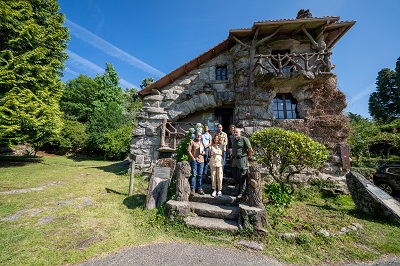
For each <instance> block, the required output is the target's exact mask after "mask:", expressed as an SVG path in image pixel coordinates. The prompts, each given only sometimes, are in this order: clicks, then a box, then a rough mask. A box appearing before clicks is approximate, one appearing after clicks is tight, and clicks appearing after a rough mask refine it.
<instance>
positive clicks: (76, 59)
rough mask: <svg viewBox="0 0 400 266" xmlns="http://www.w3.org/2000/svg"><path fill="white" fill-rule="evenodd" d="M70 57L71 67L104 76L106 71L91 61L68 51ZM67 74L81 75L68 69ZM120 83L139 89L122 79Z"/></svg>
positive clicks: (123, 85)
mask: <svg viewBox="0 0 400 266" xmlns="http://www.w3.org/2000/svg"><path fill="white" fill-rule="evenodd" d="M66 52H67V54H68V56H69V59H68V60H69V63H70V64H71V65H73V66H74V67H76V68H78V69H80V70H84V71H86V72H89V73H90V74H92V75H95V74H99V75H103V73H104V71H105V69H104V68H101V67H99V66H98V65H96V64H94V63H92V62H91V61H89V60H87V59H85V58H83V57H81V56H79V55H77V54H76V53H74V52H72V51H71V50H68V49H67V50H66ZM65 71H66V72H68V73H70V74H72V75H75V76H78V75H79V74H78V73H77V72H75V71H72V70H70V69H68V68H67V69H66V70H65ZM119 83H120V84H121V85H122V87H126V88H139V87H138V86H135V85H133V84H132V83H129V82H128V81H126V80H124V79H121V78H120V80H119Z"/></svg>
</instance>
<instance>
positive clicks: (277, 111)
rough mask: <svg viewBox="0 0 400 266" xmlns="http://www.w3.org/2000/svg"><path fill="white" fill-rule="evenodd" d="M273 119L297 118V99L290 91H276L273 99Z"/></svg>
mask: <svg viewBox="0 0 400 266" xmlns="http://www.w3.org/2000/svg"><path fill="white" fill-rule="evenodd" d="M273 110H274V116H275V119H298V118H299V114H298V112H297V100H296V99H295V98H294V97H293V95H292V94H291V93H277V94H276V96H275V98H274V100H273Z"/></svg>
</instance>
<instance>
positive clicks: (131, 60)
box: [64, 19, 165, 78]
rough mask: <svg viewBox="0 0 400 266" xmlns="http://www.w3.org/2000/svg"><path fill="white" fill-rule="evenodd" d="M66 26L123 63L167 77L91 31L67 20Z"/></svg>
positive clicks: (72, 32)
mask: <svg viewBox="0 0 400 266" xmlns="http://www.w3.org/2000/svg"><path fill="white" fill-rule="evenodd" d="M64 24H65V26H67V27H68V28H69V31H70V34H72V35H74V36H76V37H77V38H79V39H81V40H83V41H84V42H86V43H88V44H90V45H92V46H94V47H96V48H98V49H99V50H101V51H102V52H104V53H106V54H108V55H110V56H113V57H115V58H117V59H119V60H121V61H124V62H126V63H128V64H130V65H132V66H134V67H136V68H138V69H141V70H143V71H146V72H148V73H150V74H152V75H154V76H156V77H158V78H161V77H163V76H165V73H163V72H161V71H159V70H157V69H155V68H154V67H152V66H150V65H148V64H146V63H144V62H142V61H140V60H139V59H137V58H136V57H134V56H132V55H130V54H128V53H127V52H125V51H123V50H121V49H119V48H118V47H116V46H114V45H112V44H111V43H109V42H107V41H105V40H103V39H102V38H100V37H99V36H97V35H95V34H93V33H91V32H90V31H88V30H86V29H85V28H82V27H81V26H79V25H77V24H75V23H73V22H72V21H70V20H68V19H66V20H65V22H64Z"/></svg>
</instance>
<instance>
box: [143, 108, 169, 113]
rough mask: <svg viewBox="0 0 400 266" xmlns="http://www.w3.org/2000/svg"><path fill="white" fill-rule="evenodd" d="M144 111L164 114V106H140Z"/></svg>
mask: <svg viewBox="0 0 400 266" xmlns="http://www.w3.org/2000/svg"><path fill="white" fill-rule="evenodd" d="M142 110H143V111H144V112H147V113H149V114H165V113H166V112H165V111H164V108H155V107H142Z"/></svg>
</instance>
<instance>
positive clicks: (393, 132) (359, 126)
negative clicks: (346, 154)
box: [348, 113, 400, 160]
mask: <svg viewBox="0 0 400 266" xmlns="http://www.w3.org/2000/svg"><path fill="white" fill-rule="evenodd" d="M348 117H349V126H350V137H349V139H348V143H349V144H350V152H351V155H352V157H353V158H354V159H355V160H358V158H361V157H370V156H371V155H372V156H377V155H380V156H386V157H389V155H390V154H398V152H399V150H400V134H399V129H400V118H396V119H394V120H393V121H391V122H384V121H381V120H369V119H367V118H363V117H361V116H359V115H355V114H352V113H350V114H348Z"/></svg>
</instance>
